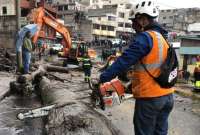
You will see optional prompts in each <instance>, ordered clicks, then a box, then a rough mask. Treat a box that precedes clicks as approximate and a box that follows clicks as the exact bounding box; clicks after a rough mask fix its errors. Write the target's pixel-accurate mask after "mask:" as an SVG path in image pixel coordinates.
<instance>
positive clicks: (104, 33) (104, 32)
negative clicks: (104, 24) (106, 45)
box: [92, 29, 116, 37]
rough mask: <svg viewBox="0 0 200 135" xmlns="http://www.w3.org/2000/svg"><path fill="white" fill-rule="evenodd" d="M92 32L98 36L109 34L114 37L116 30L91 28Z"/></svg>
mask: <svg viewBox="0 0 200 135" xmlns="http://www.w3.org/2000/svg"><path fill="white" fill-rule="evenodd" d="M92 34H94V35H99V36H111V37H115V36H116V32H115V31H107V30H97V29H93V32H92Z"/></svg>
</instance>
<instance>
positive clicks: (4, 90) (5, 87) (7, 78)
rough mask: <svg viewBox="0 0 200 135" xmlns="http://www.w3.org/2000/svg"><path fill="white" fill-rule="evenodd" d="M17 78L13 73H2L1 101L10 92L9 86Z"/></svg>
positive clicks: (0, 75)
mask: <svg viewBox="0 0 200 135" xmlns="http://www.w3.org/2000/svg"><path fill="white" fill-rule="evenodd" d="M14 80H15V77H14V75H13V74H11V73H7V72H0V100H2V99H3V98H4V97H5V96H6V94H8V92H9V84H10V82H11V81H14Z"/></svg>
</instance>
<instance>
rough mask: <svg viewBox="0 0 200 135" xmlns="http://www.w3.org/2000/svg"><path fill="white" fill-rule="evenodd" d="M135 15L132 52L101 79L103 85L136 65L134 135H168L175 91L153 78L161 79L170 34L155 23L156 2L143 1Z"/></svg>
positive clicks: (118, 59) (121, 57)
mask: <svg viewBox="0 0 200 135" xmlns="http://www.w3.org/2000/svg"><path fill="white" fill-rule="evenodd" d="M132 11H133V12H132V15H131V16H130V19H131V21H132V27H133V29H135V31H136V37H135V39H134V40H133V41H132V42H131V44H130V45H129V48H128V49H126V50H125V51H124V52H123V54H122V55H121V56H120V57H118V58H117V60H116V61H115V62H114V63H113V64H112V65H111V66H110V67H109V68H108V69H106V70H105V71H104V72H103V73H102V74H101V75H100V83H105V82H109V81H110V80H112V79H113V78H115V77H116V76H117V75H118V74H120V73H121V72H123V71H126V70H128V69H130V68H131V67H132V66H133V65H134V66H133V67H132V68H131V69H132V70H133V72H132V75H130V76H131V78H130V79H132V92H133V95H134V97H135V99H136V102H135V112H134V128H135V135H167V132H168V116H169V114H170V112H171V111H172V108H173V104H174V100H173V92H174V90H173V89H172V88H162V87H161V86H160V85H159V84H158V83H157V82H156V81H155V80H154V79H153V77H152V76H154V77H157V76H158V75H159V72H160V66H161V64H162V63H163V62H164V60H165V59H166V57H167V49H168V43H167V42H166V40H165V38H166V35H167V31H166V30H164V29H163V28H162V27H161V26H160V25H159V24H158V23H157V22H156V18H157V17H158V15H159V11H158V8H157V6H156V5H155V4H154V2H153V1H151V0H149V1H141V2H139V3H138V4H136V6H135V7H134V8H133V9H132ZM141 63H143V64H144V65H145V66H146V68H147V69H148V71H149V72H150V73H151V75H152V76H150V74H149V73H147V71H146V70H145V69H144V66H142V64H141Z"/></svg>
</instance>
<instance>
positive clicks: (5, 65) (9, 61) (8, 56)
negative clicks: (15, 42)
mask: <svg viewBox="0 0 200 135" xmlns="http://www.w3.org/2000/svg"><path fill="white" fill-rule="evenodd" d="M15 65H16V62H15V54H14V53H13V50H6V49H4V48H0V71H7V72H11V71H14V70H15Z"/></svg>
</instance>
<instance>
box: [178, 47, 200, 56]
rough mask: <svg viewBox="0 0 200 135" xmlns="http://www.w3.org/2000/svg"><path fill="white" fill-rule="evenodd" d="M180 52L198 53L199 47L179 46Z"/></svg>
mask: <svg viewBox="0 0 200 135" xmlns="http://www.w3.org/2000/svg"><path fill="white" fill-rule="evenodd" d="M180 54H191V55H199V54H200V47H180Z"/></svg>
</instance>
